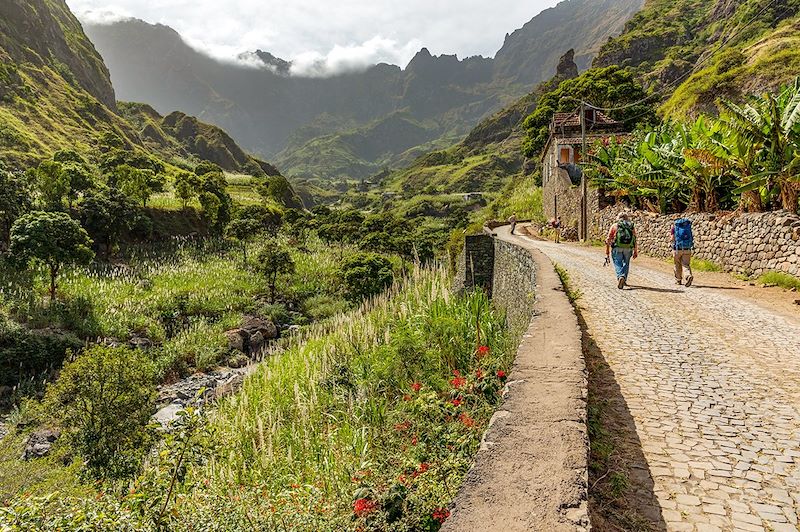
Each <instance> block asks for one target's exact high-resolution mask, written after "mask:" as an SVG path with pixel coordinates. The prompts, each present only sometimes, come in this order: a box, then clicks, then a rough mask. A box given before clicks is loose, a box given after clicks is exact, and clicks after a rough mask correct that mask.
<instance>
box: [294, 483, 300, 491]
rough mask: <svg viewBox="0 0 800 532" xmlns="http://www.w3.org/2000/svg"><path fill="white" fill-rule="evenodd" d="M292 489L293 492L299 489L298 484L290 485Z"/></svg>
mask: <svg viewBox="0 0 800 532" xmlns="http://www.w3.org/2000/svg"><path fill="white" fill-rule="evenodd" d="M292 489H293V490H296V489H300V484H292Z"/></svg>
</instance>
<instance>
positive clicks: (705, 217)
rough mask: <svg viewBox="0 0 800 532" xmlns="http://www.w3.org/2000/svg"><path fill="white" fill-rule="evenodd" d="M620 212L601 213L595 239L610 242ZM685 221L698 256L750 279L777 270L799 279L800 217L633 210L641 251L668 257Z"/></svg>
mask: <svg viewBox="0 0 800 532" xmlns="http://www.w3.org/2000/svg"><path fill="white" fill-rule="evenodd" d="M620 210H621V208H620V207H609V208H607V209H605V210H603V211H601V212H600V213H599V214H598V215H597V216H596V218H595V221H594V223H593V225H592V227H591V228H590V237H591V238H593V239H597V240H605V237H606V234H607V232H608V228H609V227H610V226H611V224H613V223H614V222H615V221H616V219H617V214H618V213H619V211H620ZM681 217H686V218H688V219H690V220H691V221H692V228H693V233H694V239H695V256H696V257H698V258H701V259H705V260H709V261H712V262H714V263H715V264H717V265H719V266H720V267H722V268H723V269H724V270H725V271H728V272H736V273H740V274H744V275H747V276H759V275H761V274H763V273H765V272H768V271H777V272H783V273H788V274H791V275H794V276H798V277H800V216H797V215H794V214H790V213H788V212H786V211H777V212H767V213H740V214H724V215H719V214H689V215H677V214H674V215H668V216H661V215H656V214H653V213H646V212H642V211H633V212H632V213H631V219H632V220H633V221H634V223H635V225H636V234H637V237H638V239H639V249H640V251H642V252H644V253H646V254H648V255H652V256H655V257H669V256H670V255H671V248H670V228H671V227H672V223H673V222H674V221H675V220H676V219H678V218H681Z"/></svg>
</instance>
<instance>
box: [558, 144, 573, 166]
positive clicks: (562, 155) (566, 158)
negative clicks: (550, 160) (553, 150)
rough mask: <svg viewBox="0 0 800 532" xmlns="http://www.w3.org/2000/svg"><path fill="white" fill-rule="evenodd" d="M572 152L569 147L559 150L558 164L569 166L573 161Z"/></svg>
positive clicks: (562, 147)
mask: <svg viewBox="0 0 800 532" xmlns="http://www.w3.org/2000/svg"><path fill="white" fill-rule="evenodd" d="M570 159H572V150H571V149H570V148H569V147H568V146H561V147H560V148H559V150H558V162H559V163H560V164H569V163H571V162H572V161H571V160H570Z"/></svg>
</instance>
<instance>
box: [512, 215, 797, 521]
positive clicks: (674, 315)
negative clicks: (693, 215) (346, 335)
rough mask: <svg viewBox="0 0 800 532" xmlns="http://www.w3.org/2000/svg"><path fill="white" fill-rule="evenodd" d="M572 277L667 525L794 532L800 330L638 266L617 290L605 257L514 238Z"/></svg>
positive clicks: (730, 297) (729, 297)
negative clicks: (635, 438) (608, 368)
mask: <svg viewBox="0 0 800 532" xmlns="http://www.w3.org/2000/svg"><path fill="white" fill-rule="evenodd" d="M497 233H498V236H499V237H500V238H502V239H504V240H508V241H511V242H514V243H516V244H518V245H521V246H523V247H527V248H532V249H538V250H540V251H542V252H543V253H544V254H545V255H547V256H548V257H549V258H550V259H551V260H552V261H553V262H554V263H557V264H559V265H561V266H562V267H563V268H565V269H566V270H567V271H568V272H569V275H570V279H571V284H572V285H573V287H574V288H576V289H578V290H580V292H582V297H581V299H580V300H579V302H578V304H579V305H580V307H581V309H582V314H583V317H584V319H585V321H586V324H587V328H588V333H589V335H590V336H591V337H592V339H593V340H594V341H595V342H596V343H597V346H598V347H599V349H600V351H601V352H602V354H603V356H604V358H605V360H606V361H607V363H608V364H609V366H610V368H611V370H612V371H613V374H614V376H615V379H616V381H617V384H618V386H619V390H620V393H621V395H622V397H623V398H624V401H625V403H626V404H627V408H628V410H629V412H630V416H631V418H632V422H633V424H634V425H635V427H634V429H635V432H636V435H637V436H638V439H639V441H640V442H641V451H642V455H643V457H644V460H645V461H646V466H647V468H648V469H649V474H650V478H651V479H652V480H651V482H652V484H651V488H650V489H652V491H653V496H654V497H653V500H655V501H657V503H656V504H657V505H658V506H659V507H660V513H661V516H662V521H661V526H660V527H659V528H663V527H665V528H666V529H667V530H670V531H672V530H675V531H683V530H688V531H698V532H699V531H712V530H752V531H761V530H769V531H775V532H782V531H791V532H798V530H800V527H798V519H800V320H798V319H795V318H793V317H791V316H784V315H781V314H778V313H777V312H773V311H770V310H766V309H764V308H761V307H760V306H758V305H756V304H755V303H753V302H752V301H748V300H745V299H741V298H737V297H736V296H735V295H734V291H733V290H721V289H715V288H711V287H708V288H706V287H703V284H702V273H701V274H699V275H697V280H696V281H695V283H696V284H697V287H692V288H689V289H687V288H685V287H681V286H676V285H675V281H674V279H673V278H672V277H671V276H670V275H668V274H666V273H664V272H660V271H655V270H653V269H648V268H645V267H640V266H639V265H637V263H636V261H634V263H633V266H632V269H631V276H630V279H629V284H630V287H629V288H626V289H625V290H619V289H618V288H617V286H616V282H615V281H616V279H615V278H614V272H613V267H605V268H604V267H603V254H602V251H601V250H598V249H592V248H587V247H581V246H575V245H565V244H561V245H558V244H554V243H550V242H541V241H536V240H533V239H530V238H527V237H518V236H511V235H510V233H509V230H508V228H507V227H503V228H499V229H498V230H497Z"/></svg>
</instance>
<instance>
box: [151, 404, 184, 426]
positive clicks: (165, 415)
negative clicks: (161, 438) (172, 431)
mask: <svg viewBox="0 0 800 532" xmlns="http://www.w3.org/2000/svg"><path fill="white" fill-rule="evenodd" d="M181 411H183V405H182V404H180V403H170V404H169V405H167V406H165V407H164V408H162V409H161V410H159V411H158V412H156V413H155V415H154V416H153V421H157V422H158V423H160V424H161V426H162V427H163V428H165V429H166V428H167V427H169V426H170V424H171V423H172V422H173V421H175V420H176V419H178V414H180V413H181Z"/></svg>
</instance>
